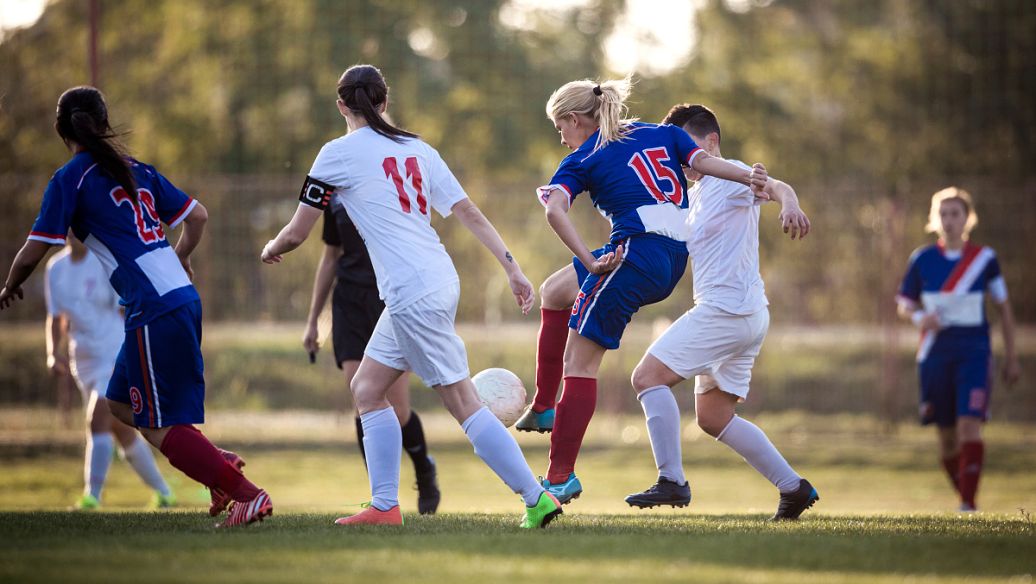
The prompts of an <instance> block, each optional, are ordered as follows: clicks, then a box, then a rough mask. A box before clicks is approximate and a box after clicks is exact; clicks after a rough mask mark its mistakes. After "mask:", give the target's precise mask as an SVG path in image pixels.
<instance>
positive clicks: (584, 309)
mask: <svg viewBox="0 0 1036 584" xmlns="http://www.w3.org/2000/svg"><path fill="white" fill-rule="evenodd" d="M624 248H625V251H624V254H625V257H624V258H623V260H622V263H621V264H619V267H618V268H615V269H614V270H612V271H611V272H608V273H607V274H591V273H590V272H588V271H587V270H586V268H585V267H584V266H583V262H581V261H579V259H578V258H572V264H573V266H575V269H576V277H577V278H578V279H579V296H577V297H576V302H575V304H574V305H573V306H572V316H571V317H570V318H569V320H568V327H569V328H571V329H572V330H574V331H576V332H577V333H579V334H580V335H581V336H583V337H586V338H587V339H590V340H591V341H593V342H595V343H597V344H598V345H600V346H602V347H604V348H605V349H618V348H619V340H620V339H622V333H623V331H625V330H626V325H627V324H629V322H630V320H632V319H633V315H634V314H635V313H636V312H637V311H638V310H640V307H642V306H647V305H648V304H654V303H655V302H660V301H662V300H665V299H666V298H668V297H669V295H670V294H672V292H673V289H674V288H676V284H677V283H678V282H679V281H680V278H681V277H682V276H683V273H684V270H685V269H686V268H687V246H686V244H685V243H684V242H682V241H676V240H675V239H670V238H668V237H665V236H664V235H657V234H654V233H644V234H640V235H634V236H632V237H630V238H629V239H627V240H626V241H625V242H624ZM614 250H615V246H614V245H612V244H610V243H609V244H608V245H605V246H604V247H602V248H600V249H597V250H594V252H593V254H594V257H601V256H602V255H604V254H606V253H609V252H612V251H614Z"/></svg>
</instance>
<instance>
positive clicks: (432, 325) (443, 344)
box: [392, 284, 470, 387]
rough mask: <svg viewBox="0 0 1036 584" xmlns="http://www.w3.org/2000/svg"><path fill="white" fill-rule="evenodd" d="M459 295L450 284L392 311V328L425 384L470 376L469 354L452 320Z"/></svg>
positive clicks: (407, 358) (454, 380)
mask: <svg viewBox="0 0 1036 584" xmlns="http://www.w3.org/2000/svg"><path fill="white" fill-rule="evenodd" d="M459 298H460V286H459V284H453V285H450V286H447V287H445V288H442V289H440V290H437V291H435V292H433V293H430V294H428V295H426V296H424V297H422V298H420V299H419V300H417V301H415V302H414V303H413V304H411V305H410V306H409V307H407V308H406V309H405V310H401V311H399V312H398V313H397V314H393V315H392V328H393V332H394V334H395V338H396V341H397V343H398V344H399V348H400V351H401V352H402V354H403V355H404V356H405V358H406V361H407V362H408V363H409V364H410V370H411V371H413V372H414V373H416V374H417V376H418V377H420V378H421V380H422V381H423V382H424V384H425V385H426V386H428V387H437V386H440V385H443V386H445V385H450V384H453V383H456V382H458V381H461V380H463V379H466V378H468V377H470V373H469V370H468V354H467V350H466V349H465V347H464V341H463V340H462V339H461V338H460V336H459V335H458V334H457V331H456V325H455V324H454V321H455V319H456V315H457V303H458V301H459Z"/></svg>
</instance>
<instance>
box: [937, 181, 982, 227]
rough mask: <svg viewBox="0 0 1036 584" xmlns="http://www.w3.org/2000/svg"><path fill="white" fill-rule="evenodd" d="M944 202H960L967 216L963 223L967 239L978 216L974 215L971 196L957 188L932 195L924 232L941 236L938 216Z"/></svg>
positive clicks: (940, 221)
mask: <svg viewBox="0 0 1036 584" xmlns="http://www.w3.org/2000/svg"><path fill="white" fill-rule="evenodd" d="M946 201H960V203H961V205H964V213H965V214H966V215H967V216H968V219H967V220H966V221H965V222H964V238H965V239H967V237H968V235H969V234H970V233H971V230H972V229H974V228H975V226H976V225H978V214H977V213H975V203H974V202H972V200H971V194H970V193H968V191H965V190H964V189H961V188H957V187H946V188H945V189H943V190H941V191H939V192H937V193H935V194H934V195H932V207H931V209H929V211H928V225H926V226H925V231H927V232H928V233H939V234H942V218H940V216H939V208H940V207H942V204H943V203H944V202H946Z"/></svg>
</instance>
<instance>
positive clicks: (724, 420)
mask: <svg viewBox="0 0 1036 584" xmlns="http://www.w3.org/2000/svg"><path fill="white" fill-rule="evenodd" d="M729 423H730V417H729V416H728V415H726V414H725V413H723V414H721V413H719V412H713V411H710V410H707V409H706V410H701V411H699V412H698V427H699V428H701V429H702V431H703V432H705V433H706V434H708V435H709V436H712V437H713V438H715V437H717V436H719V435H720V433H721V432H723V429H724V428H726V427H727V424H729Z"/></svg>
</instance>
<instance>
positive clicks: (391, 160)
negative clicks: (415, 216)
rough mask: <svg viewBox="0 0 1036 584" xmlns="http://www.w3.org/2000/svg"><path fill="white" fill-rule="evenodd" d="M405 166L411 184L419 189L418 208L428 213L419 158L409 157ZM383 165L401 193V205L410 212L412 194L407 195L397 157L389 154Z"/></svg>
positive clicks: (421, 211) (424, 213)
mask: <svg viewBox="0 0 1036 584" xmlns="http://www.w3.org/2000/svg"><path fill="white" fill-rule="evenodd" d="M403 166H404V167H405V169H406V177H407V178H408V179H410V184H411V185H413V187H414V190H415V191H417V210H418V211H419V212H420V213H421V214H422V215H427V214H428V201H427V200H426V199H425V198H424V192H423V191H422V190H421V167H420V166H418V165H417V158H416V157H414V156H411V157H410V158H407V159H406V161H405V162H404V163H403ZM381 167H382V168H384V169H385V177H386V178H391V179H392V183H393V184H395V185H396V192H397V193H398V194H399V206H400V207H401V208H402V209H403V212H404V213H409V212H410V196H409V195H407V193H406V189H405V188H404V187H403V176H402V175H401V174H399V165H398V164H397V163H396V157H395V156H389V157H388V158H386V159H385V160H384V161H382V163H381Z"/></svg>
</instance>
